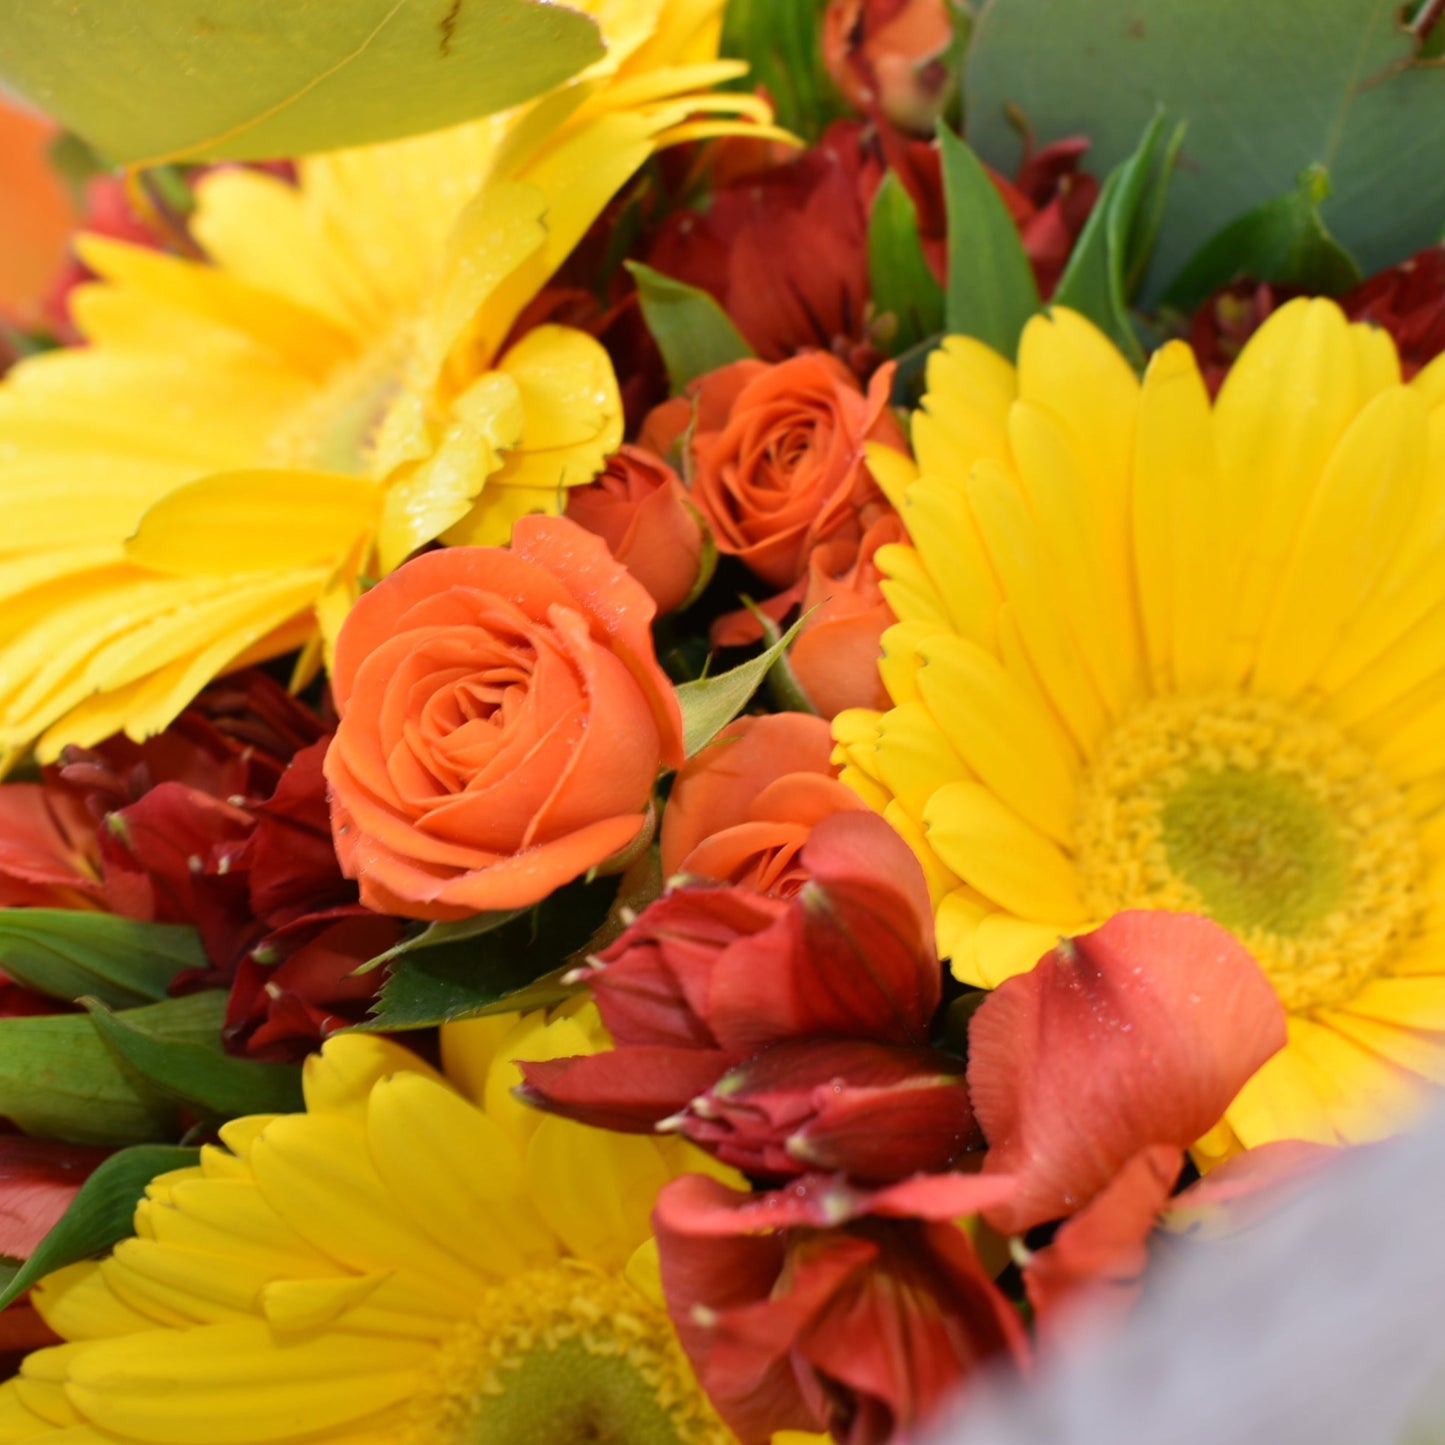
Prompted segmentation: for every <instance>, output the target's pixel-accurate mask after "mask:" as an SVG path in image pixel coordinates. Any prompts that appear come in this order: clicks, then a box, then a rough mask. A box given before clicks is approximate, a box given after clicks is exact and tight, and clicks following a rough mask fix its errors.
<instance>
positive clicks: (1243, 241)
mask: <svg viewBox="0 0 1445 1445" xmlns="http://www.w3.org/2000/svg"><path fill="white" fill-rule="evenodd" d="M1329 193H1330V181H1329V177H1328V176H1327V175H1326V174H1325V171H1324V168H1323V167H1322V166H1311V167H1309V169H1308V170H1306V171H1304V172H1303V173H1302V174H1301V175H1300V178H1299V180H1298V182H1297V183H1296V185H1295V187H1294V189H1293V190H1292V191H1290V192H1289V193H1288V194H1287V195H1283V196H1276V197H1275V199H1274V200H1272V201H1266V202H1265V203H1264V205H1262V206H1256V207H1255V208H1254V210H1252V211H1246V212H1245V214H1244V215H1242V216H1238V217H1236V218H1235V219H1234V220H1233V221H1231V222H1230V223H1229V224H1228V225H1227V226H1225V227H1224V229H1223V230H1221V231H1219V232H1217V233H1216V234H1215V235H1213V236H1211V237H1210V239H1209V240H1208V241H1206V242H1205V243H1204V245H1203V246H1202V247H1200V249H1199V250H1198V251H1197V252H1196V253H1195V254H1194V256H1193V257H1192V258H1191V259H1190V261H1189V264H1188V265H1187V266H1185V268H1184V269H1183V270H1182V271H1181V272H1180V273H1179V274H1178V275H1177V276H1176V277H1175V278H1174V280H1173V281H1171V282H1170V284H1169V289H1168V291H1167V292H1166V293H1165V295H1164V304H1165V305H1166V306H1173V307H1176V308H1178V309H1180V310H1190V311H1192V310H1193V309H1194V307H1196V306H1197V305H1198V304H1199V303H1200V302H1201V301H1203V300H1204V298H1205V297H1206V296H1208V295H1209V294H1210V293H1211V292H1213V291H1215V290H1217V289H1218V288H1219V287H1221V286H1226V285H1228V284H1229V283H1230V282H1231V281H1235V280H1238V279H1239V278H1240V277H1243V276H1247V277H1249V278H1250V279H1251V280H1253V281H1269V282H1271V283H1272V284H1274V285H1277V286H1298V287H1300V288H1301V289H1302V290H1305V291H1309V292H1311V293H1313V294H1315V295H1320V296H1338V295H1339V294H1340V293H1341V292H1343V291H1348V290H1349V289H1350V287H1351V286H1353V285H1355V284H1356V283H1357V282H1358V281H1359V279H1360V268H1359V267H1358V266H1357V265H1356V264H1355V259H1354V257H1353V256H1351V255H1350V253H1349V252H1348V251H1346V250H1345V248H1344V247H1343V246H1341V245H1340V243H1339V242H1338V241H1336V240H1335V238H1334V237H1333V236H1332V235H1330V233H1329V231H1328V230H1326V229H1325V224H1324V222H1323V221H1322V220H1321V219H1320V202H1321V201H1323V200H1324V199H1325V198H1326V197H1327V196H1328V195H1329Z"/></svg>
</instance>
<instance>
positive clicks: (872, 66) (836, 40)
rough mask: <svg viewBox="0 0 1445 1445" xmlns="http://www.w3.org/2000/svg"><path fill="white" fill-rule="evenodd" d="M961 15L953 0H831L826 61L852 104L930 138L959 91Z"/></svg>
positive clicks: (825, 38) (826, 26)
mask: <svg viewBox="0 0 1445 1445" xmlns="http://www.w3.org/2000/svg"><path fill="white" fill-rule="evenodd" d="M958 16H959V7H958V6H956V5H955V4H954V3H953V0H829V3H828V9H827V11H826V13H825V14H824V16H823V63H824V64H825V65H826V66H827V67H828V73H829V74H830V75H831V76H832V77H833V82H834V84H836V85H837V87H838V88H839V90H841V91H842V92H843V95H844V96H845V98H846V99H847V101H848V103H849V105H851V106H853V107H855V108H856V109H857V110H861V111H863V112H864V113H865V114H868V115H872V114H873V113H874V112H875V111H881V112H882V113H883V116H884V118H885V119H887V120H889V121H891V122H892V123H893V124H894V125H896V126H898V127H899V129H900V130H906V131H912V132H913V133H914V134H915V135H929V134H931V133H932V131H933V129H934V127H935V126H936V125H937V124H938V120H939V117H940V116H941V115H942V114H943V112H944V111H945V110H946V109H947V108H948V103H949V100H950V99H951V98H952V95H953V92H954V89H955V86H956V77H957V66H956V65H950V64H949V63H948V52H949V50H950V49H951V48H952V47H953V45H954V41H955V37H956V34H957V31H956V26H957V23H958Z"/></svg>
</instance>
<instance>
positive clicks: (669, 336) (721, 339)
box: [626, 261, 753, 392]
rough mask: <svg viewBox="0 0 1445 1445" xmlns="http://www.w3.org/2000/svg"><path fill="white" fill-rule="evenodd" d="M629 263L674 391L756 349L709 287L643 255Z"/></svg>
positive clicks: (643, 317)
mask: <svg viewBox="0 0 1445 1445" xmlns="http://www.w3.org/2000/svg"><path fill="white" fill-rule="evenodd" d="M626 265H627V269H628V270H629V271H630V272H631V273H632V279H633V280H634V281H635V282H636V283H637V300H638V304H639V305H640V306H641V307H642V319H643V320H644V321H645V322H646V323H647V329H648V330H649V331H650V332H651V333H652V339H653V340H654V341H656V342H657V347H658V350H659V351H661V352H662V360H663V363H664V365H665V366H666V367H667V379H668V380H669V381H670V382H671V383H672V389H673V391H674V392H679V391H682V390H683V388H684V387H686V386H687V384H688V382H690V381H695V380H696V379H697V378H698V377H699V376H706V375H707V373H708V372H710V371H716V370H717V368H718V367H720V366H726V365H727V364H728V363H729V362H732V361H742V360H743V359H745V358H746V357H749V356H751V355H752V354H753V349H752V347H750V346H749V345H748V344H747V342H746V341H744V340H743V338H742V336H741V335H739V333H738V329H737V327H736V326H734V325H733V324H732V322H731V321H730V320H729V319H728V316H727V313H726V312H725V311H724V310H723V309H722V307H721V306H719V305H718V304H717V302H716V301H714V300H713V299H712V297H711V296H709V295H708V294H707V292H706V291H699V290H698V288H697V287H696V286H689V285H687V284H686V283H685V282H682V281H674V280H673V279H672V277H671V276H664V275H663V274H662V272H661V271H654V270H653V269H652V267H651V266H644V265H643V264H642V263H641V262H640V261H628V262H627V263H626Z"/></svg>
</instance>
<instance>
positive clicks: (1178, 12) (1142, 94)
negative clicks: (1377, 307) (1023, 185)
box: [965, 0, 1445, 302]
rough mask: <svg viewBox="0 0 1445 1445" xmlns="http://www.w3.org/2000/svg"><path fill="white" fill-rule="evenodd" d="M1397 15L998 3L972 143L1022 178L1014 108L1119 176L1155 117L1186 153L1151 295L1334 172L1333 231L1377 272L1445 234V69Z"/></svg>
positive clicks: (1177, 1) (985, 23)
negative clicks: (1301, 183)
mask: <svg viewBox="0 0 1445 1445" xmlns="http://www.w3.org/2000/svg"><path fill="white" fill-rule="evenodd" d="M1400 10H1401V7H1400V5H1398V4H1394V3H1384V0H1380V3H1371V4H1361V3H1359V0H1314V3H1312V4H1311V5H1310V6H1309V7H1308V9H1306V10H1302V9H1301V8H1300V7H1298V6H1293V5H1262V4H1260V3H1259V0H1168V3H1162V0H1160V3H1154V4H1149V5H1141V4H1139V3H1138V0H990V3H987V4H985V5H984V6H983V7H982V9H981V10H980V12H979V16H978V20H977V24H976V25H975V28H974V34H973V39H972V43H971V45H970V50H969V57H968V65H967V73H966V77H965V93H966V94H967V96H968V135H969V139H970V140H971V141H972V142H973V143H974V145H975V146H976V147H977V148H978V150H979V152H980V153H981V154H982V155H983V156H985V157H986V158H987V159H989V160H990V161H992V162H993V163H994V164H995V165H997V166H999V167H1000V168H1002V169H1005V170H1007V169H1008V168H1009V167H1010V166H1011V165H1012V164H1013V163H1014V159H1015V157H1016V156H1017V154H1018V137H1017V133H1016V131H1015V130H1014V129H1013V127H1012V126H1011V125H1010V122H1009V117H1008V114H1007V107H1009V106H1016V107H1017V108H1018V110H1019V111H1021V112H1022V113H1023V115H1024V116H1025V117H1026V118H1027V120H1028V121H1029V123H1030V125H1031V126H1032V128H1033V131H1034V134H1035V135H1036V136H1038V137H1039V139H1040V140H1053V139H1056V138H1058V137H1060V136H1066V135H1075V134H1082V135H1087V136H1088V137H1089V138H1090V140H1091V141H1092V143H1093V145H1092V149H1091V150H1090V153H1089V155H1090V166H1091V168H1095V169H1102V168H1105V167H1109V166H1113V165H1116V164H1117V163H1118V162H1120V161H1121V160H1123V159H1124V158H1125V157H1126V156H1128V155H1129V154H1130V152H1131V151H1132V150H1133V149H1134V145H1135V139H1136V137H1137V136H1138V134H1139V132H1140V130H1141V129H1142V128H1143V126H1144V125H1145V124H1146V123H1147V121H1148V120H1149V117H1150V116H1151V115H1152V114H1153V113H1154V111H1155V110H1156V108H1158V107H1160V106H1162V107H1163V108H1164V109H1166V110H1167V111H1168V112H1169V114H1170V115H1172V116H1176V117H1178V118H1180V119H1182V120H1184V121H1187V122H1188V125H1189V133H1188V143H1187V145H1186V147H1185V151H1184V154H1183V156H1182V157H1181V161H1180V166H1179V170H1178V173H1177V175H1176V177H1175V182H1174V185H1173V188H1172V192H1171V197H1170V205H1169V210H1168V212H1167V214H1166V216H1165V219H1164V226H1163V229H1162V231H1161V232H1160V237H1159V247H1158V255H1157V260H1156V264H1155V268H1154V271H1153V273H1152V275H1151V278H1150V281H1149V283H1148V285H1147V286H1146V288H1145V290H1144V292H1143V293H1142V294H1143V298H1144V300H1145V301H1146V302H1148V301H1151V300H1152V299H1153V298H1154V297H1155V296H1157V294H1158V293H1159V292H1160V291H1162V289H1163V283H1164V282H1165V281H1167V280H1168V279H1169V278H1170V277H1172V276H1174V275H1175V274H1176V273H1177V272H1178V270H1179V269H1180V267H1181V266H1182V265H1184V263H1185V262H1186V261H1187V260H1188V258H1189V257H1190V256H1192V255H1193V254H1194V253H1195V252H1196V251H1197V250H1198V249H1199V248H1200V246H1202V245H1203V244H1204V242H1205V241H1206V240H1207V239H1208V238H1209V237H1210V236H1212V235H1213V234H1214V233H1215V232H1216V231H1217V230H1218V229H1219V226H1220V223H1221V222H1222V221H1223V220H1225V219H1227V218H1228V217H1230V216H1239V215H1242V214H1243V213H1244V212H1246V211H1248V210H1251V209H1252V208H1253V207H1255V206H1258V205H1261V204H1263V203H1264V202H1266V201H1268V200H1270V199H1271V198H1273V197H1275V196H1278V195H1280V194H1281V193H1283V192H1284V191H1285V190H1286V189H1287V188H1288V187H1289V186H1290V184H1291V183H1292V182H1293V180H1294V178H1295V177H1296V176H1297V175H1298V174H1299V173H1300V172H1301V171H1302V170H1303V169H1304V168H1305V167H1306V166H1309V165H1312V164H1315V163H1318V164H1320V165H1323V166H1324V167H1325V168H1326V169H1327V170H1328V171H1329V174H1330V178H1331V180H1332V182H1333V184H1334V194H1333V196H1332V197H1331V198H1330V201H1329V203H1328V204H1327V205H1326V206H1325V207H1324V208H1323V216H1324V220H1325V222H1326V224H1327V225H1328V226H1329V228H1330V231H1331V233H1332V234H1333V235H1334V236H1336V237H1337V238H1338V240H1339V242H1340V244H1341V245H1342V246H1344V247H1346V248H1347V249H1348V250H1349V252H1350V253H1351V254H1352V255H1353V256H1354V257H1356V259H1357V260H1358V261H1359V263H1360V265H1361V266H1362V267H1363V268H1364V270H1365V271H1366V273H1367V274H1368V273H1369V272H1371V271H1375V270H1378V269H1380V268H1381V267H1383V266H1387V265H1390V264H1392V263H1394V262H1396V261H1399V260H1400V259H1402V258H1403V257H1405V256H1408V255H1410V254H1411V253H1412V252H1414V251H1416V250H1418V249H1420V247H1422V246H1425V245H1428V244H1430V242H1431V241H1432V240H1433V239H1434V237H1435V235H1436V233H1437V232H1438V230H1439V227H1440V217H1441V211H1442V209H1445V194H1442V182H1441V179H1440V177H1441V170H1440V163H1439V158H1440V156H1441V155H1445V67H1440V66H1438V65H1433V66H1432V65H1425V64H1416V63H1413V62H1414V61H1415V60H1416V59H1417V58H1418V57H1417V56H1416V55H1415V47H1416V45H1417V43H1418V37H1417V36H1415V35H1413V34H1411V33H1410V32H1409V31H1407V30H1406V29H1405V28H1403V27H1402V26H1401V25H1400V24H1399V15H1400Z"/></svg>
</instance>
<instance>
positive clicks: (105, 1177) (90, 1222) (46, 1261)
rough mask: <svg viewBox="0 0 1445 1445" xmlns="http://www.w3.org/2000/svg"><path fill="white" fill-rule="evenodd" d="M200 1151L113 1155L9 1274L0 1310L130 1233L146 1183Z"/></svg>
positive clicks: (152, 1148) (161, 1148)
mask: <svg viewBox="0 0 1445 1445" xmlns="http://www.w3.org/2000/svg"><path fill="white" fill-rule="evenodd" d="M200 1152H201V1151H200V1150H199V1149H177V1148H171V1147H168V1146H166V1145H157V1144H148V1145H141V1146H139V1147H138V1148H134V1149H123V1150H121V1152H120V1153H119V1154H113V1155H112V1156H111V1157H110V1158H109V1159H107V1160H106V1161H105V1162H104V1163H103V1164H102V1165H101V1166H100V1167H99V1168H98V1169H97V1170H96V1171H95V1173H93V1174H92V1175H91V1176H90V1178H89V1179H87V1180H86V1181H85V1183H84V1184H82V1185H81V1186H80V1192H79V1193H78V1194H76V1196H75V1198H74V1199H72V1200H71V1201H70V1208H69V1209H67V1210H66V1211H65V1213H64V1214H63V1215H62V1216H61V1218H60V1219H59V1220H58V1221H57V1223H56V1225H55V1227H54V1228H53V1229H52V1230H51V1231H50V1233H49V1234H47V1235H46V1236H45V1238H44V1239H42V1240H41V1241H40V1243H39V1245H37V1246H36V1249H35V1253H34V1254H32V1255H31V1256H30V1258H29V1259H28V1260H26V1261H25V1263H24V1264H23V1265H21V1266H20V1267H19V1268H18V1269H16V1270H15V1271H14V1272H13V1273H11V1275H10V1278H9V1281H8V1282H7V1283H5V1285H4V1287H3V1289H0V1309H4V1307H5V1306H6V1305H8V1304H10V1303H12V1301H14V1300H16V1299H18V1298H19V1297H20V1296H21V1295H22V1294H24V1293H25V1291H26V1290H28V1289H29V1288H30V1286H31V1285H33V1284H35V1283H36V1282H37V1281H38V1280H40V1279H43V1278H44V1276H46V1275H47V1274H50V1273H52V1272H53V1271H54V1270H57V1269H64V1268H65V1266H66V1265H68V1264H75V1263H76V1261H78V1260H82V1259H88V1258H90V1256H91V1255H95V1254H100V1253H102V1252H103V1251H105V1250H107V1249H109V1248H110V1247H111V1246H112V1245H113V1244H115V1243H116V1242H117V1241H118V1240H121V1239H124V1238H126V1236H127V1235H130V1234H132V1233H134V1229H133V1227H132V1221H133V1220H134V1218H135V1207H136V1205H137V1204H138V1203H139V1202H140V1199H141V1196H142V1195H144V1193H145V1188H146V1185H147V1184H149V1183H150V1182H151V1180H152V1179H154V1178H155V1177H156V1175H158V1174H166V1173H169V1172H170V1171H171V1170H172V1169H186V1168H189V1167H190V1166H192V1165H194V1164H195V1162H196V1161H197V1160H198V1159H199V1158H200Z"/></svg>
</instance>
